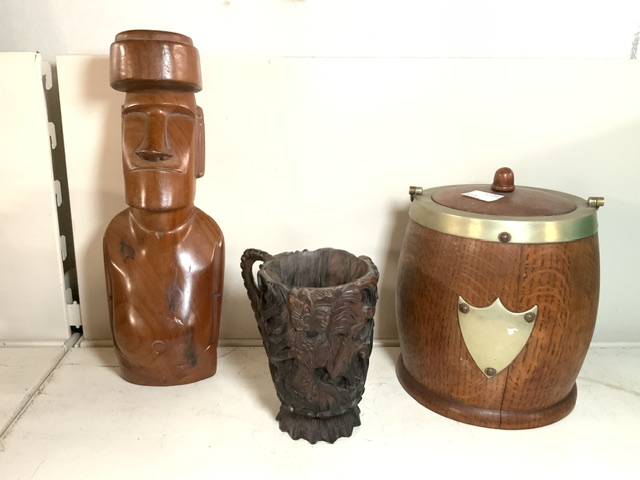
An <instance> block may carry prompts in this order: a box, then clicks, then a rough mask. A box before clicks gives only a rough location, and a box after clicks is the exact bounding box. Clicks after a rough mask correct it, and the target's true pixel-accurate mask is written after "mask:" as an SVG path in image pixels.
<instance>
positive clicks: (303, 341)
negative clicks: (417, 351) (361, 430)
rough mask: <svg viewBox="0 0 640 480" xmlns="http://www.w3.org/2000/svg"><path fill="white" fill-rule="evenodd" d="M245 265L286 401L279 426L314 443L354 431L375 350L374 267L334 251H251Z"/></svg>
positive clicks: (280, 391) (274, 372)
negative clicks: (274, 252) (370, 359)
mask: <svg viewBox="0 0 640 480" xmlns="http://www.w3.org/2000/svg"><path fill="white" fill-rule="evenodd" d="M256 262H263V263H262V264H261V265H260V269H259V271H258V273H257V283H256V282H255V281H254V277H253V272H252V269H253V265H254V263H256ZM241 268H242V277H243V279H244V284H245V287H246V289H247V294H248V296H249V299H250V301H251V306H252V308H253V311H254V312H255V315H256V320H257V322H258V328H259V330H260V334H261V335H262V339H263V344H264V347H265V350H266V353H267V357H268V359H269V367H270V370H271V376H272V379H273V383H274V385H275V389H276V393H277V395H278V398H279V399H280V401H281V404H282V405H281V407H280V412H279V413H278V416H277V420H278V421H279V424H280V429H281V430H282V431H284V432H287V433H288V434H289V435H290V436H291V437H292V438H294V439H300V438H303V439H305V440H307V441H309V442H310V443H316V442H317V441H325V442H330V443H333V442H334V441H335V440H337V439H338V438H340V437H345V436H350V435H351V434H352V431H353V428H354V427H355V426H358V425H360V409H359V407H358V403H359V402H360V400H361V398H362V394H363V392H364V385H365V380H366V376H367V370H368V367H369V356H370V354H371V348H372V338H373V316H374V313H375V306H376V301H377V282H378V270H377V268H376V266H375V265H374V264H373V262H372V261H371V260H370V259H369V258H368V257H364V256H361V257H356V256H354V255H352V254H350V253H348V252H345V251H343V250H335V249H330V248H326V249H320V250H316V251H306V250H305V251H302V252H293V253H282V254H279V255H275V256H272V255H269V254H268V253H266V252H263V251H261V250H255V249H249V250H246V251H245V253H244V255H243V256H242V259H241Z"/></svg>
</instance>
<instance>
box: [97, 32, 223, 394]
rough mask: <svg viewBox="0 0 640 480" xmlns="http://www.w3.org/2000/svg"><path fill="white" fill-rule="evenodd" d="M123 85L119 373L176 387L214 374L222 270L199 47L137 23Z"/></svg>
mask: <svg viewBox="0 0 640 480" xmlns="http://www.w3.org/2000/svg"><path fill="white" fill-rule="evenodd" d="M110 80H111V86H112V87H113V88H114V89H116V90H118V91H121V92H125V93H126V96H125V102H124V105H123V106H122V160H123V169H124V184H125V192H126V202H127V204H128V205H129V208H127V209H125V210H123V211H122V212H120V213H119V214H118V215H116V216H115V217H114V218H113V220H112V221H111V223H110V224H109V226H108V227H107V230H106V232H105V235H104V259H105V273H106V283H107V295H108V302H109V317H110V322H111V330H112V333H113V340H114V345H115V350H116V354H117V357H118V361H119V363H120V367H121V368H120V370H121V374H122V376H123V377H124V378H125V379H126V380H128V381H129V382H132V383H136V384H141V385H179V384H184V383H190V382H195V381H198V380H202V379H204V378H207V377H210V376H212V375H214V374H215V372H216V347H217V343H218V332H219V327H220V314H221V304H222V288H223V276H224V238H223V235H222V231H221V230H220V228H219V227H218V224H217V223H216V222H215V221H214V220H213V219H212V218H210V217H209V216H208V215H206V214H205V213H204V212H202V211H201V210H200V209H198V208H196V207H195V206H194V198H195V187H196V178H199V177H201V176H202V175H204V161H205V156H204V119H203V113H202V109H201V108H200V107H198V106H197V105H196V99H195V95H194V93H195V92H198V91H200V90H201V88H202V81H201V74H200V61H199V54H198V50H197V49H196V48H195V47H194V46H193V42H192V41H191V39H190V38H189V37H186V36H184V35H180V34H176V33H170V32H160V31H146V30H133V31H127V32H122V33H119V34H118V35H117V36H116V38H115V42H114V43H113V44H112V45H111V55H110Z"/></svg>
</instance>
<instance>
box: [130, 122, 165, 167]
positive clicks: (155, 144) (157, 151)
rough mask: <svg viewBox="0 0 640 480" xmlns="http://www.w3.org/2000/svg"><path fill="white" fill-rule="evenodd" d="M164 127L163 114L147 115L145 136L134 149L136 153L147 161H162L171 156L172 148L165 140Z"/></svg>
mask: <svg viewBox="0 0 640 480" xmlns="http://www.w3.org/2000/svg"><path fill="white" fill-rule="evenodd" d="M166 128H167V125H166V117H165V116H164V115H162V114H159V113H158V114H150V115H148V117H147V128H146V132H145V136H144V139H143V141H142V142H141V143H140V145H139V146H138V148H137V149H136V152H135V153H136V155H137V156H138V157H139V158H141V159H142V160H146V161H147V162H162V161H165V160H169V159H170V158H171V157H173V155H174V152H173V149H172V148H171V147H170V146H169V145H168V142H167V134H166Z"/></svg>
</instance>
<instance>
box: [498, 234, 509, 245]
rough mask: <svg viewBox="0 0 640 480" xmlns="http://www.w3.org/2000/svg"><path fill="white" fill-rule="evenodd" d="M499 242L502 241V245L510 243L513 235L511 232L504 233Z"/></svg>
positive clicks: (499, 236)
mask: <svg viewBox="0 0 640 480" xmlns="http://www.w3.org/2000/svg"><path fill="white" fill-rule="evenodd" d="M498 240H500V242H501V243H509V242H510V241H511V234H510V233H509V232H502V233H501V234H500V235H498Z"/></svg>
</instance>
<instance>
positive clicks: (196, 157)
mask: <svg viewBox="0 0 640 480" xmlns="http://www.w3.org/2000/svg"><path fill="white" fill-rule="evenodd" d="M202 118H203V117H202V110H201V109H200V108H199V107H198V106H197V105H196V102H195V96H194V95H193V93H190V92H170V93H169V92H166V91H153V90H142V91H132V92H128V93H127V95H126V98H125V104H124V105H123V107H122V158H123V166H124V179H125V190H126V201H127V204H128V205H130V206H131V207H134V208H138V209H143V210H153V211H168V210H175V209H180V208H185V207H188V206H191V205H193V202H194V198H195V179H196V178H197V177H200V176H202V174H203V173H204V155H203V152H202V148H201V147H200V143H201V140H200V139H201V137H203V132H202V130H203V129H204V125H203V120H202Z"/></svg>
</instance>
